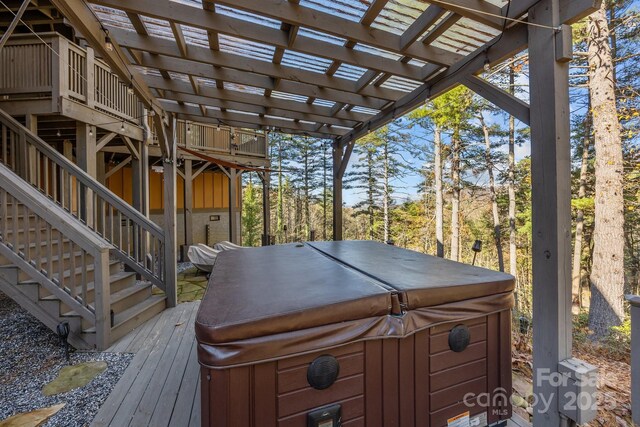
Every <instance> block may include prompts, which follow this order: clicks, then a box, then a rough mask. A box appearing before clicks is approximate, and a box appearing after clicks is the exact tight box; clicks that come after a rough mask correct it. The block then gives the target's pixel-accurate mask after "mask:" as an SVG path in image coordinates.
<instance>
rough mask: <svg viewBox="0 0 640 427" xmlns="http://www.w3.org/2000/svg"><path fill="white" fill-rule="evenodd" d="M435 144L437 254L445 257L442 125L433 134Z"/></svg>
mask: <svg viewBox="0 0 640 427" xmlns="http://www.w3.org/2000/svg"><path fill="white" fill-rule="evenodd" d="M433 144H434V146H435V148H434V151H435V159H434V162H435V165H434V168H433V169H434V175H435V185H436V255H437V256H439V257H440V258H444V227H443V222H444V221H443V216H444V215H443V206H444V198H443V195H442V135H441V134H440V127H438V126H436V128H435V130H434V136H433Z"/></svg>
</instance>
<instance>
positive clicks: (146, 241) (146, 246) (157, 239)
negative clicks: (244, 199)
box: [0, 110, 165, 290]
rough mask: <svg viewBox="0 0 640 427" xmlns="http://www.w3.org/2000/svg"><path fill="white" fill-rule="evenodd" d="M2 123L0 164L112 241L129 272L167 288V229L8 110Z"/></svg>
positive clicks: (3, 116)
mask: <svg viewBox="0 0 640 427" xmlns="http://www.w3.org/2000/svg"><path fill="white" fill-rule="evenodd" d="M0 123H1V129H0V162H2V163H4V164H5V165H6V166H7V167H9V168H10V169H11V170H13V171H14V172H15V173H17V174H18V175H19V176H20V177H21V178H22V179H24V180H26V181H27V182H28V183H30V184H31V185H32V186H34V187H35V188H37V189H38V190H40V192H42V193H43V194H45V195H46V196H47V197H49V198H50V199H51V200H53V201H54V202H55V203H56V204H58V205H59V206H61V207H62V208H63V209H65V210H66V211H67V212H69V213H70V214H71V215H73V216H74V217H76V218H77V219H79V220H81V221H82V222H83V223H84V224H85V225H86V226H87V227H89V228H90V229H91V230H93V231H94V232H96V233H97V234H98V235H99V236H101V237H102V238H104V239H106V240H107V241H108V242H109V243H111V244H112V245H113V246H114V247H115V249H116V250H115V251H113V253H114V254H115V255H116V256H117V257H118V259H119V260H120V261H122V262H123V263H125V264H126V265H127V266H128V267H129V268H131V269H132V270H133V271H135V272H137V273H138V274H140V275H141V276H142V277H143V278H145V279H146V280H148V281H150V282H151V283H152V284H154V285H156V286H157V287H159V288H161V289H163V290H165V283H164V274H165V273H164V269H165V268H164V267H165V266H164V259H165V258H164V250H165V247H164V233H163V231H162V229H161V228H160V227H158V225H156V224H155V223H153V222H152V221H150V220H149V219H148V218H147V217H145V216H144V215H143V214H142V213H140V212H139V211H137V210H136V209H135V208H133V207H132V206H130V205H129V204H128V203H126V202H125V201H124V200H122V199H121V198H119V197H118V196H116V195H115V194H113V193H112V192H111V191H110V190H109V189H108V188H106V187H105V186H104V185H102V184H100V183H99V182H97V181H96V180H95V179H94V178H92V177H91V176H90V175H88V174H87V173H86V172H85V171H83V170H82V169H81V168H80V167H78V166H77V165H76V164H74V163H72V162H71V161H70V160H68V159H67V158H66V157H65V156H63V155H62V154H61V153H59V152H58V151H56V150H55V149H54V148H53V147H52V146H50V145H49V144H47V143H46V142H44V141H43V140H41V139H40V138H39V137H37V136H36V135H34V134H33V133H31V132H30V131H29V130H28V129H27V128H25V127H24V126H22V125H21V124H20V123H18V122H17V121H16V120H15V119H13V118H12V117H11V116H9V115H8V114H7V113H6V112H4V111H2V110H0Z"/></svg>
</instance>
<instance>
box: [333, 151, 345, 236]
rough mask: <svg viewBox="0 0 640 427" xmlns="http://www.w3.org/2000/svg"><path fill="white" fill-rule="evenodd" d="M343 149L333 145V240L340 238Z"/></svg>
mask: <svg viewBox="0 0 640 427" xmlns="http://www.w3.org/2000/svg"><path fill="white" fill-rule="evenodd" d="M343 151H344V149H343V148H339V147H338V146H337V145H335V144H334V146H333V240H342V174H341V173H340V169H341V165H342V153H343Z"/></svg>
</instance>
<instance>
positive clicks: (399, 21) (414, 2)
mask: <svg viewBox="0 0 640 427" xmlns="http://www.w3.org/2000/svg"><path fill="white" fill-rule="evenodd" d="M427 7H429V3H427V2H426V1H423V0H391V1H389V2H388V3H387V5H386V6H385V7H384V9H382V11H381V12H380V14H379V15H378V17H377V18H376V19H375V21H373V24H371V26H372V27H373V28H378V29H380V30H384V31H388V32H390V33H393V34H397V35H401V34H403V33H404V32H405V30H406V29H407V28H409V26H410V25H411V24H413V22H414V21H415V20H416V18H418V16H420V15H421V14H422V12H424V11H425V10H426V9H427Z"/></svg>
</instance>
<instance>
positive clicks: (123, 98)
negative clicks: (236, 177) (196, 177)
mask: <svg viewBox="0 0 640 427" xmlns="http://www.w3.org/2000/svg"><path fill="white" fill-rule="evenodd" d="M40 38H42V40H44V41H45V42H46V43H47V44H46V45H44V44H43V43H42V41H41V40H40V39H39V38H38V37H36V36H33V35H28V34H24V35H22V34H15V35H14V36H13V37H12V38H11V39H10V40H9V41H8V43H7V45H6V46H5V47H4V48H3V49H2V50H1V51H0V108H2V109H3V110H5V111H7V112H8V113H9V114H11V115H13V116H21V115H26V114H34V115H51V114H54V115H55V114H58V115H60V116H64V117H67V118H70V119H73V120H77V121H81V122H84V123H88V124H91V125H94V126H97V127H99V128H103V129H104V130H106V131H108V132H115V133H117V134H121V135H124V136H127V137H129V138H132V139H136V140H142V139H143V131H142V128H143V126H144V122H143V121H144V108H143V105H142V103H141V102H140V101H139V99H138V98H137V96H136V95H134V94H133V93H131V92H130V90H129V86H128V84H126V83H124V82H123V81H122V80H121V79H120V78H119V77H118V76H117V75H116V74H115V73H113V72H112V70H111V68H110V67H109V66H108V65H107V64H106V63H105V62H104V61H102V60H101V59H99V58H96V57H95V56H94V52H93V49H91V48H90V47H86V48H84V47H80V46H79V45H77V44H75V43H72V42H70V41H69V40H68V39H66V38H64V37H62V36H60V35H59V34H57V33H45V34H41V35H40ZM149 120H152V118H149ZM149 125H150V126H149V129H154V127H153V126H151V124H150V123H149ZM177 136H178V144H179V145H180V146H183V147H186V148H190V149H194V150H199V151H203V152H207V153H210V154H211V155H216V154H217V155H222V156H225V157H226V156H243V157H252V158H261V159H265V158H267V141H266V136H265V133H264V132H261V131H252V130H246V129H240V128H234V127H229V126H225V125H215V124H214V125H211V124H203V123H195V122H189V121H184V120H180V121H178V129H177ZM154 141H155V138H154ZM152 152H153V150H152Z"/></svg>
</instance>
